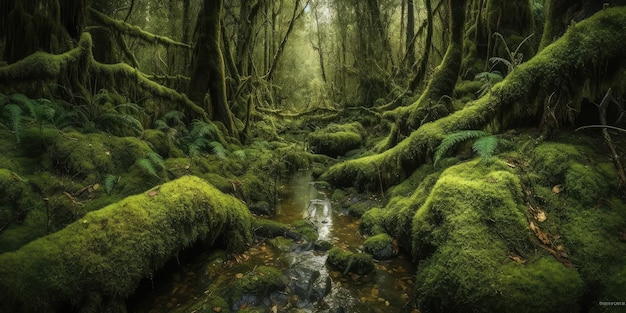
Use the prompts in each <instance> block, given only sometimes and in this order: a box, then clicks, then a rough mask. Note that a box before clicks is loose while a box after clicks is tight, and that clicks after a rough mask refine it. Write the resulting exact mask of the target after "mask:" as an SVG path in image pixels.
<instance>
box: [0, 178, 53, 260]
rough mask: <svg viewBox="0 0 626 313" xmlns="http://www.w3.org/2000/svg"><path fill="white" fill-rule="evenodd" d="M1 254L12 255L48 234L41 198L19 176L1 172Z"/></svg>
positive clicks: (46, 219)
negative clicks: (10, 253)
mask: <svg viewBox="0 0 626 313" xmlns="http://www.w3.org/2000/svg"><path fill="white" fill-rule="evenodd" d="M0 199H2V201H1V202H0V227H2V231H1V232H0V253H2V252H6V251H13V250H15V249H17V248H19V247H20V246H22V245H23V244H25V243H27V242H29V241H30V240H33V239H35V238H37V237H38V236H41V235H42V234H44V233H45V232H46V231H47V228H48V227H47V225H48V218H49V217H48V216H45V204H44V201H43V199H42V197H41V195H39V194H37V193H36V192H34V190H33V188H32V187H31V185H30V183H29V182H28V181H26V180H25V179H23V178H22V177H20V176H19V175H17V174H16V173H14V172H12V171H10V170H8V169H3V168H0Z"/></svg>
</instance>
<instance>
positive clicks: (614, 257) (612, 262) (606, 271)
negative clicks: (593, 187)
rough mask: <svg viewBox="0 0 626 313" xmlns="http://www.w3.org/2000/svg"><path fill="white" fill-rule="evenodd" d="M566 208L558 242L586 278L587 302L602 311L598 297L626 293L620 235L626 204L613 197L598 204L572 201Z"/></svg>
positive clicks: (617, 296) (611, 298)
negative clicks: (577, 204) (595, 205)
mask: <svg viewBox="0 0 626 313" xmlns="http://www.w3.org/2000/svg"><path fill="white" fill-rule="evenodd" d="M564 210H565V212H564V215H565V218H563V219H562V222H561V230H562V232H561V236H562V240H561V241H559V243H562V244H563V245H565V247H566V251H567V252H568V253H570V257H571V261H572V263H574V264H576V266H577V268H578V271H579V272H580V274H581V276H582V278H583V280H584V281H585V284H586V290H585V293H586V295H585V298H584V299H586V301H587V303H585V304H584V305H586V306H591V307H593V308H594V309H593V310H592V311H601V310H602V308H600V307H599V305H598V302H599V301H622V300H618V299H624V298H625V297H626V290H624V288H623V286H625V283H626V276H624V270H625V267H624V264H626V246H625V245H624V242H623V241H620V239H619V238H620V236H623V235H620V234H623V233H624V232H626V205H625V204H624V203H623V202H622V201H621V200H618V199H611V200H610V201H607V202H605V203H604V204H603V205H602V206H600V207H599V208H591V207H586V208H582V207H580V206H575V205H571V206H566V207H564Z"/></svg>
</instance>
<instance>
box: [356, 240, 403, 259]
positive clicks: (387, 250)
mask: <svg viewBox="0 0 626 313" xmlns="http://www.w3.org/2000/svg"><path fill="white" fill-rule="evenodd" d="M363 251H365V253H369V254H371V255H372V257H373V258H374V259H376V260H388V259H391V258H393V257H394V256H395V255H397V254H398V245H397V243H396V242H395V241H394V240H393V238H391V236H389V235H388V234H378V235H375V236H371V237H369V238H367V239H366V240H365V242H364V243H363Z"/></svg>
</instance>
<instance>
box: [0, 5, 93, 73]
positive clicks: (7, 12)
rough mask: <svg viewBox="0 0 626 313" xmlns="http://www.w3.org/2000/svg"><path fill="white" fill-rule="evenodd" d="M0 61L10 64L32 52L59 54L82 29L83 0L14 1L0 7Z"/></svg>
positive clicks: (68, 47) (73, 41) (72, 41)
mask: <svg viewBox="0 0 626 313" xmlns="http://www.w3.org/2000/svg"><path fill="white" fill-rule="evenodd" d="M0 9H1V12H0V17H2V18H1V20H2V21H1V22H0V25H1V26H2V31H1V32H0V42H4V44H5V45H4V60H6V61H7V62H8V63H14V62H16V61H19V60H21V59H23V58H24V57H26V56H28V55H30V54H32V53H34V52H36V51H44V52H49V53H57V54H58V53H63V52H66V51H68V50H70V49H71V48H73V47H74V46H75V42H76V41H78V39H79V38H80V34H81V33H82V32H83V29H84V27H85V10H86V7H85V2H84V0H68V1H58V0H44V1H35V2H32V1H16V0H3V1H2V4H0Z"/></svg>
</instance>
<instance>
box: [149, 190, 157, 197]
mask: <svg viewBox="0 0 626 313" xmlns="http://www.w3.org/2000/svg"><path fill="white" fill-rule="evenodd" d="M158 194H159V190H158V189H155V190H150V191H148V196H150V197H154V196H156V195H158Z"/></svg>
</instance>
